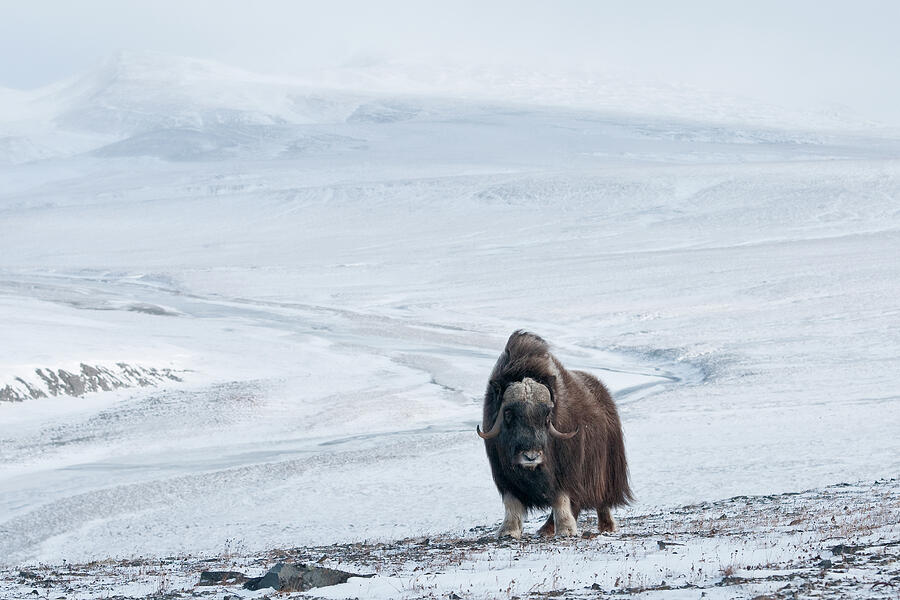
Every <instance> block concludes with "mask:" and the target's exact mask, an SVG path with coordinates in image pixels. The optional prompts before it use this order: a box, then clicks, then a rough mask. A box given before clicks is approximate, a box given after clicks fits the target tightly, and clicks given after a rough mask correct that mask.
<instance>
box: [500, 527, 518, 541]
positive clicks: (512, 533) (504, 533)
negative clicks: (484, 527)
mask: <svg viewBox="0 0 900 600" xmlns="http://www.w3.org/2000/svg"><path fill="white" fill-rule="evenodd" d="M497 538H499V539H501V540H502V539H504V538H512V539H514V540H520V539H522V530H521V529H501V530H500V531H498V532H497Z"/></svg>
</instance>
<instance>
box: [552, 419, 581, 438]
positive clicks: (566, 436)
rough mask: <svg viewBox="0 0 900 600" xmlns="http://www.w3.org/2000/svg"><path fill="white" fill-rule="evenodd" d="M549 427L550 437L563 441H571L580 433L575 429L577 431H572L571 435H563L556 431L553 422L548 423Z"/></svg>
mask: <svg viewBox="0 0 900 600" xmlns="http://www.w3.org/2000/svg"><path fill="white" fill-rule="evenodd" d="M547 425H548V426H549V430H550V435H552V436H553V437H555V438H559V439H561V440H570V439H572V438H573V437H575V434H576V433H578V429H579V428H578V427H576V428H575V431H571V432H569V433H562V432H559V431H557V430H556V427H554V426H553V421H552V420H551V421H548V422H547Z"/></svg>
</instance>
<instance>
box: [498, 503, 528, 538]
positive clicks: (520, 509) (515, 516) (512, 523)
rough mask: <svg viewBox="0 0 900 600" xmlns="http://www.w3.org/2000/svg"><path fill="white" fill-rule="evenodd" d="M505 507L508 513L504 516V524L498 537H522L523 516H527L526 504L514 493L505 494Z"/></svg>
mask: <svg viewBox="0 0 900 600" xmlns="http://www.w3.org/2000/svg"><path fill="white" fill-rule="evenodd" d="M503 507H504V508H505V509H506V514H505V515H504V517H503V525H501V526H500V531H498V532H497V537H511V538H515V539H519V538H521V537H522V517H524V516H525V506H524V505H523V504H522V503H521V502H519V499H518V498H516V497H515V496H513V495H512V494H509V493H507V494H503Z"/></svg>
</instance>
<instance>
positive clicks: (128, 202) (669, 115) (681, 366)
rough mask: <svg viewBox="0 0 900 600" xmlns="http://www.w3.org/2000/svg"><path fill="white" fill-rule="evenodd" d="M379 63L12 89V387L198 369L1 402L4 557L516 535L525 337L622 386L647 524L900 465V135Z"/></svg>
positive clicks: (7, 177) (135, 70)
mask: <svg viewBox="0 0 900 600" xmlns="http://www.w3.org/2000/svg"><path fill="white" fill-rule="evenodd" d="M373 72H375V73H377V72H378V71H377V70H376V71H373ZM345 75H346V73H345ZM342 77H343V76H342ZM398 77H400V76H398ZM402 77H403V78H408V75H402ZM377 79H379V80H380V81H381V84H380V87H377V86H373V87H375V88H376V89H374V90H371V89H360V88H361V87H364V85H367V84H366V82H367V81H370V80H367V79H365V78H364V77H362V76H361V75H359V76H358V75H353V77H352V78H351V81H354V82H358V85H357V86H356V87H354V86H351V85H349V84H348V83H347V81H346V79H342V80H341V81H336V80H335V79H328V78H327V77H323V79H322V80H323V81H325V83H324V84H323V83H321V81H320V82H319V83H316V82H311V81H310V80H296V81H285V80H284V79H283V78H275V77H272V76H260V75H253V74H248V73H243V72H238V71H234V70H230V69H228V68H225V67H222V66H221V65H214V64H210V63H207V62H203V61H193V60H180V59H172V58H164V57H158V56H154V55H136V56H135V55H125V56H120V57H117V58H116V59H113V60H112V61H111V62H110V63H109V64H107V65H105V66H104V67H103V68H101V69H100V70H99V71H97V72H95V73H92V74H89V75H87V76H83V77H81V78H77V79H75V80H72V81H68V82H64V83H62V84H59V85H57V86H52V87H51V88H45V89H44V90H39V91H36V92H28V93H24V92H23V93H22V94H31V95H30V96H28V98H27V99H26V100H22V98H23V97H24V96H22V95H16V94H9V95H8V94H6V93H5V92H4V94H3V95H2V96H0V101H2V102H3V106H4V108H9V110H4V111H2V113H3V117H2V122H0V152H3V153H5V154H4V155H3V156H0V227H2V235H0V328H2V337H3V344H2V345H0V388H2V387H3V386H4V385H6V384H8V383H11V382H13V381H15V379H16V378H17V377H23V378H24V377H26V376H29V374H30V375H33V374H34V369H35V368H47V367H52V368H54V369H61V368H62V369H67V370H68V369H71V368H76V367H77V366H78V365H81V364H82V363H83V364H87V365H112V364H117V363H125V364H135V365H144V366H147V367H152V368H157V369H162V368H168V369H173V370H176V371H177V372H179V373H180V375H179V377H181V378H182V379H183V382H180V383H177V382H170V383H165V382H164V384H163V385H161V386H159V387H154V388H146V389H119V390H116V391H112V392H103V393H95V394H87V395H86V396H85V397H84V398H70V397H57V398H38V399H30V400H27V401H23V402H20V403H15V404H12V403H0V487H2V489H3V493H2V495H0V560H2V561H3V562H6V563H10V564H19V563H24V562H29V561H51V562H59V561H61V560H64V559H65V560H91V559H101V558H106V557H110V556H119V557H123V556H132V555H158V556H162V555H170V554H174V553H178V552H183V553H192V552H206V553H216V552H219V551H221V550H222V548H223V547H224V546H225V544H226V543H227V541H228V540H240V543H241V544H242V545H243V546H244V547H245V548H247V549H248V550H260V551H261V550H265V549H269V548H272V547H276V546H286V547H287V546H291V547H292V546H298V545H311V544H316V545H324V544H331V543H337V542H354V541H359V540H377V539H396V538H402V537H411V536H420V535H428V534H439V533H442V532H448V531H449V532H457V533H458V532H462V531H464V530H467V529H468V528H470V527H473V526H482V527H488V526H492V525H493V524H494V523H495V522H496V521H497V520H498V519H499V518H500V516H501V514H502V508H501V505H500V502H499V499H498V497H497V494H496V491H495V490H494V488H493V484H492V483H491V480H490V475H489V472H488V467H487V464H486V461H485V459H484V457H483V448H482V446H481V442H480V440H479V439H478V438H477V437H476V436H475V435H474V428H475V425H476V423H477V422H478V420H479V418H480V414H481V413H480V408H479V403H480V400H479V398H480V395H481V394H482V392H483V389H484V385H485V383H486V377H487V374H488V373H489V371H490V368H491V365H492V363H493V361H494V360H495V358H496V356H497V354H498V353H499V352H500V350H501V349H502V347H503V344H504V342H505V340H506V337H507V336H508V335H509V333H510V332H511V331H513V330H515V329H518V328H527V329H530V330H533V331H535V332H537V333H539V334H541V335H543V336H545V337H546V338H547V339H548V340H550V341H551V342H552V343H553V345H554V347H555V349H556V352H557V353H558V355H559V356H560V357H561V358H562V359H563V361H564V362H565V363H566V364H567V365H570V366H572V367H575V368H584V369H588V370H591V371H592V372H594V373H596V374H597V375H598V376H600V377H601V378H602V379H604V381H606V382H607V383H608V384H609V385H610V387H612V388H613V390H614V391H615V392H616V399H617V401H618V402H619V404H620V408H621V412H622V416H623V421H624V427H625V430H626V438H627V440H626V444H627V450H628V453H629V457H630V461H631V470H632V477H633V481H634V488H635V491H636V494H637V497H638V503H637V504H636V506H635V507H634V508H633V509H629V510H630V512H629V511H624V512H621V513H620V514H625V515H634V516H635V518H637V517H638V516H640V515H646V514H650V513H654V514H655V513H660V512H664V511H665V510H666V507H671V506H679V505H685V504H690V503H695V502H709V501H714V500H717V499H722V498H728V497H732V496H737V495H748V494H773V493H781V492H792V491H799V490H803V489H809V488H821V487H823V486H826V485H831V484H835V483H839V482H845V481H857V480H875V479H877V478H882V477H891V476H896V474H897V472H898V469H900V458H898V457H900V442H898V439H900V438H898V436H897V435H896V429H897V424H898V423H900V391H898V387H897V382H896V374H897V373H898V372H900V310H898V308H897V298H898V297H900V283H898V282H900V266H898V265H900V261H898V260H897V256H900V138H898V137H892V134H890V132H886V131H883V130H879V129H877V128H875V129H871V128H870V129H868V130H866V129H858V128H856V127H849V126H848V127H830V126H826V125H823V124H822V123H818V124H815V123H813V125H816V126H815V127H814V126H813V125H811V123H812V122H811V121H803V122H800V123H799V124H798V125H797V126H794V127H788V126H785V125H784V124H785V122H792V123H794V122H796V121H795V120H792V119H791V118H790V115H787V116H786V113H779V112H777V111H775V110H774V109H765V110H770V112H769V113H766V114H768V115H769V116H771V117H772V118H771V119H768V118H762V117H759V118H757V116H754V115H748V116H747V118H746V119H745V120H744V121H743V122H741V121H740V120H739V118H738V117H740V113H739V112H738V113H735V114H732V115H731V116H729V117H728V118H727V119H720V118H718V117H717V116H716V110H717V109H715V106H714V104H713V103H711V101H708V100H707V99H703V98H698V97H693V98H694V101H695V102H696V103H697V106H698V107H702V106H707V107H711V108H710V114H708V115H707V114H705V113H704V112H703V111H701V110H699V109H698V110H694V109H691V110H685V111H683V112H679V113H678V114H675V112H676V111H674V109H673V110H672V111H668V110H662V109H659V106H660V105H661V104H664V103H668V104H669V105H670V106H672V107H677V106H681V105H682V102H681V100H682V96H680V95H678V94H674V93H671V94H669V93H668V92H666V91H665V90H660V89H657V90H654V91H653V93H652V94H649V93H648V92H646V91H640V92H639V93H638V92H634V93H635V94H636V95H637V96H639V97H641V98H645V99H646V98H650V97H652V98H651V99H652V102H650V103H649V104H648V105H646V106H642V107H640V106H639V107H637V108H636V105H632V104H631V103H630V101H627V100H622V101H621V102H618V101H617V102H613V101H612V100H610V101H609V102H607V103H604V102H600V101H596V102H595V101H593V100H591V99H590V98H592V96H590V95H584V96H579V98H582V97H583V98H585V100H584V101H583V102H582V101H580V100H579V101H578V102H574V101H572V102H569V101H563V100H555V99H554V96H553V95H552V93H551V92H547V91H546V89H545V88H544V87H541V86H540V85H538V84H537V83H531V84H529V83H528V80H527V78H526V79H523V80H522V81H523V82H524V83H522V88H521V89H522V90H527V89H530V88H529V86H532V87H535V89H538V90H544V91H543V92H541V93H535V95H534V97H533V98H531V99H530V101H529V96H528V94H527V93H525V92H524V91H523V92H522V93H520V94H519V95H509V96H507V95H505V92H502V91H499V90H506V89H508V88H506V87H502V86H500V87H498V88H497V90H498V91H496V92H495V93H493V94H487V95H478V94H474V93H469V92H468V91H466V90H462V91H461V90H460V89H459V88H458V86H456V84H452V85H451V84H449V83H448V84H447V85H446V86H445V87H444V88H441V87H440V86H438V85H437V84H435V85H434V86H432V87H428V86H424V85H423V86H421V87H415V86H412V85H411V84H409V85H407V84H402V85H401V84H400V83H396V84H395V86H394V87H396V88H399V89H392V88H391V79H390V78H388V77H383V78H377ZM464 79H465V78H464ZM466 80H467V81H468V79H466ZM404 81H406V79H404ZM472 85H475V84H472ZM510 85H512V84H510ZM483 87H485V88H489V87H490V86H483ZM597 89H598V90H601V88H597ZM604 89H605V88H604ZM601 91H602V90H601ZM597 93H600V92H599V91H598V92H597ZM622 93H624V92H622ZM629 93H631V92H629ZM667 94H668V95H667ZM607 97H608V98H614V97H615V93H614V90H613V91H610V93H609V94H608V96H607ZM726 104H727V103H726ZM728 106H730V107H732V108H733V105H730V104H728ZM632 108H633V109H634V110H631V109H632ZM759 110H763V109H759ZM763 112H765V111H763ZM4 140H6V141H4ZM181 373H183V375H182V374H181ZM626 523H627V521H626ZM604 585H606V584H604Z"/></svg>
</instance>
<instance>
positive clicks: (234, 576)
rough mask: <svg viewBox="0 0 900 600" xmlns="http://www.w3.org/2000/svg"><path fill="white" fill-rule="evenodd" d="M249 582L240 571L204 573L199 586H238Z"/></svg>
mask: <svg viewBox="0 0 900 600" xmlns="http://www.w3.org/2000/svg"><path fill="white" fill-rule="evenodd" d="M245 581H247V576H246V575H244V574H243V573H239V572H238V571H203V572H202V573H200V583H198V584H197V585H237V584H239V583H244V582H245Z"/></svg>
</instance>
